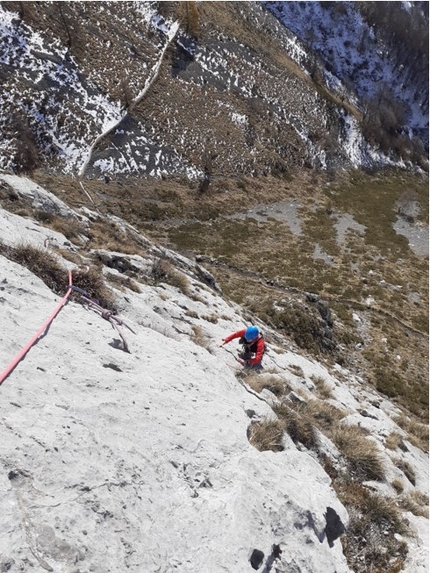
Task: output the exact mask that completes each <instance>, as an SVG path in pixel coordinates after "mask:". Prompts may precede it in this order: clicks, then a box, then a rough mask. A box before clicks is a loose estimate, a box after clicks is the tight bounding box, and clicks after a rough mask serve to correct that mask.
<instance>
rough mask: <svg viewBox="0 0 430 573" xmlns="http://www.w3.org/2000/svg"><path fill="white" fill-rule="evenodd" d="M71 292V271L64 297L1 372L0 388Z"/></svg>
mask: <svg viewBox="0 0 430 573" xmlns="http://www.w3.org/2000/svg"><path fill="white" fill-rule="evenodd" d="M71 292H72V271H69V286H68V287H67V293H66V294H65V295H64V297H63V298H62V299H61V301H60V302H59V303H58V305H57V306H56V308H55V310H54V312H53V313H52V314H51V316H50V317H49V318H48V319H47V320H46V322H45V323H44V324H43V326H42V327H41V328H40V329H39V330H38V331H37V332H36V334H35V335H34V336H33V338H32V339H31V340H30V341H29V342H28V343H27V344H26V345H25V346H24V348H23V349H22V350H21V352H20V353H19V354H18V355H17V356H16V357H15V358H14V359H13V360H12V362H11V363H10V364H9V366H7V367H6V368H5V369H4V370H3V372H2V373H1V374H0V386H1V385H2V384H3V382H4V381H5V380H6V378H7V377H8V376H9V374H10V373H11V372H12V371H13V370H14V368H15V367H16V366H17V365H18V364H19V363H20V362H21V360H22V359H23V358H24V357H25V355H26V354H27V352H28V351H29V350H30V348H31V347H32V346H34V344H36V342H37V341H38V339H39V338H40V337H41V336H42V335H43V333H44V332H45V330H46V329H47V328H48V326H49V325H50V324H51V322H52V321H53V320H54V318H55V317H56V316H57V314H58V313H59V312H60V310H61V309H62V308H63V306H64V305H65V304H66V302H67V299H68V298H69V296H70V293H71Z"/></svg>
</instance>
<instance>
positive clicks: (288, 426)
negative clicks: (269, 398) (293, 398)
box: [273, 402, 318, 449]
mask: <svg viewBox="0 0 430 573" xmlns="http://www.w3.org/2000/svg"><path fill="white" fill-rule="evenodd" d="M273 411H274V412H275V414H276V415H277V416H278V417H279V419H280V420H281V421H282V423H283V425H284V427H285V430H286V431H287V433H288V435H289V436H290V438H291V439H292V440H293V442H294V443H296V444H297V443H300V444H303V446H305V448H307V449H316V448H317V445H318V440H317V434H316V431H315V428H314V426H313V424H312V419H311V418H310V417H309V416H308V415H307V413H306V405H297V406H295V408H294V407H293V405H291V407H290V406H289V405H287V404H286V403H285V402H284V403H282V404H280V405H274V406H273Z"/></svg>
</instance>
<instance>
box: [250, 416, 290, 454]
mask: <svg viewBox="0 0 430 573" xmlns="http://www.w3.org/2000/svg"><path fill="white" fill-rule="evenodd" d="M283 436H284V425H283V424H282V422H280V421H279V420H269V419H265V420H262V421H260V422H253V423H252V424H251V425H250V426H249V428H248V440H249V443H250V444H252V445H253V446H254V448H257V450H259V451H260V452H264V451H267V450H271V451H272V452H281V451H282V450H283V449H284V446H283Z"/></svg>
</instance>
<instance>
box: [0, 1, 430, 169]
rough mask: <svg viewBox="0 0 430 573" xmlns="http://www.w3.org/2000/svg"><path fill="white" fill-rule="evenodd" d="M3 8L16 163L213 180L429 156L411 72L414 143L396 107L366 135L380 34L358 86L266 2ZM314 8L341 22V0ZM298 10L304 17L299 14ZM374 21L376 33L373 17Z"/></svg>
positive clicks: (10, 162)
mask: <svg viewBox="0 0 430 573" xmlns="http://www.w3.org/2000/svg"><path fill="white" fill-rule="evenodd" d="M272 4H273V6H272ZM289 4H291V5H294V4H297V3H289ZM310 4H315V5H317V4H318V3H310ZM326 4H328V3H323V5H326ZM349 4H351V3H346V4H345V5H346V6H347V7H346V8H345V10H346V18H347V20H348V21H349V22H353V21H354V20H357V18H359V17H360V16H359V13H358V12H357V10H356V9H355V8H353V7H348V6H349ZM270 6H271V8H272V9H273V10H274V11H276V10H277V8H278V7H277V5H276V3H270ZM284 9H286V8H285V7H283V10H284ZM290 9H291V10H294V7H293V6H291V7H290ZM1 10H2V12H1V20H2V33H3V36H4V37H5V38H6V39H7V42H6V43H5V44H4V47H3V53H2V55H1V59H0V66H1V73H2V78H3V90H2V93H1V94H0V95H1V97H2V110H3V114H2V118H1V122H2V123H1V125H2V130H3V133H4V134H5V137H4V141H3V143H2V148H1V150H2V163H1V166H2V167H3V168H6V167H9V168H14V169H24V170H28V169H33V168H34V167H35V166H37V165H40V164H41V163H42V162H43V164H44V165H45V166H47V165H49V166H50V168H51V169H54V170H59V169H60V170H62V171H66V172H68V173H71V174H83V173H85V174H86V175H88V176H91V177H100V176H101V175H103V174H106V173H107V174H108V173H115V174H120V173H122V174H127V173H128V174H130V173H132V174H139V175H147V176H148V175H149V176H153V177H160V176H161V175H162V174H164V175H170V176H171V175H186V176H187V177H191V178H195V177H199V178H201V179H202V178H203V179H204V178H206V179H207V178H209V177H213V176H217V175H218V176H219V175H221V174H222V175H223V176H225V175H229V174H237V173H246V174H252V175H254V176H255V175H261V174H267V173H275V174H282V173H285V172H286V171H288V170H289V169H291V168H292V167H294V166H302V165H307V166H313V167H322V168H330V169H336V168H340V167H342V168H345V167H346V168H348V167H351V166H367V167H370V166H376V165H381V164H393V163H395V164H402V161H401V158H403V160H412V161H413V162H419V163H420V164H421V165H425V153H424V151H423V143H422V141H421V139H420V137H421V138H422V137H424V135H423V133H424V132H425V129H426V128H425V125H423V122H425V119H426V115H428V90H427V91H425V90H424V91H422V90H421V89H419V88H418V87H417V86H418V83H415V84H413V85H411V81H412V80H411V78H410V75H411V74H409V85H408V86H403V88H399V90H400V91H401V89H403V92H402V93H403V95H404V96H405V97H406V96H407V95H408V94H411V97H412V96H414V97H415V103H414V105H415V107H416V109H417V110H418V107H419V106H421V108H420V113H421V115H420V118H418V115H417V114H414V116H412V112H411V113H409V117H408V118H407V121H408V122H409V123H408V125H409V129H410V130H411V133H412V135H414V136H415V139H414V140H413V141H412V139H411V138H410V137H409V135H408V133H406V132H407V129H406V128H403V127H402V125H401V124H400V123H399V121H401V118H400V117H397V116H395V117H394V119H392V120H390V122H388V120H386V118H385V119H384V118H382V119H381V118H379V119H380V120H381V121H383V122H385V123H384V125H382V126H381V128H380V130H379V131H378V133H376V132H375V130H373V131H372V133H370V131H369V129H370V128H369V125H370V124H372V125H373V124H374V123H375V122H374V119H375V115H374V114H373V115H372V117H371V118H369V120H368V121H367V126H368V132H369V133H368V139H369V141H370V142H371V145H370V144H369V143H368V142H366V140H365V139H364V137H363V129H364V128H365V125H364V124H363V121H364V116H365V115H366V114H365V111H364V108H365V102H364V100H362V99H360V98H362V97H364V95H366V96H367V95H368V92H364V91H363V89H362V86H363V85H364V80H366V81H367V85H370V84H371V85H375V84H377V85H378V86H380V83H381V81H380V80H381V78H380V76H376V75H375V74H374V71H373V70H374V69H377V68H378V66H379V67H380V66H381V63H380V62H378V59H377V54H376V52H377V51H378V50H379V47H378V46H379V44H378V43H377V42H376V43H375V41H374V42H373V44H371V43H370V41H369V43H368V49H369V54H368V55H367V56H366V57H368V60H363V58H361V63H360V64H359V63H357V64H356V66H358V67H360V69H361V72H360V74H361V75H360V76H357V87H356V89H357V93H355V92H354V89H350V88H351V86H350V88H348V89H346V88H345V89H344V88H343V87H342V85H346V84H345V82H346V79H345V75H348V74H350V71H349V70H347V71H346V72H345V70H342V69H339V70H335V69H334V68H333V65H334V64H331V68H332V71H331V72H330V73H329V72H326V71H325V70H324V69H323V68H322V67H321V63H320V62H319V61H318V60H317V59H316V56H315V53H314V52H312V51H311V50H310V48H309V47H308V45H307V44H306V43H304V42H303V41H302V40H300V39H298V37H297V36H296V35H294V34H295V33H297V34H298V33H299V30H298V29H296V28H294V27H293V26H291V25H290V29H292V31H291V30H289V29H288V28H286V27H285V26H283V25H281V24H280V23H279V22H278V20H277V19H276V18H275V17H274V16H272V15H271V13H270V12H269V11H267V10H266V9H265V8H264V5H263V4H260V3H257V2H246V3H244V2H237V3H235V2H228V3H217V2H210V3H209V2H206V3H198V4H194V3H189V2H188V3H162V4H160V5H159V4H158V3H151V2H121V3H119V4H117V3H113V2H111V3H105V4H100V3H97V2H86V3H69V4H63V3H44V2H42V3H33V2H26V3H24V4H23V3H19V2H18V3H16V2H4V3H3V4H2V5H1ZM314 10H316V12H315V13H314V14H312V11H309V10H307V11H306V12H304V14H305V16H306V18H307V19H308V20H309V18H310V19H311V20H312V18H314V19H315V21H316V25H315V26H316V27H315V29H318V28H317V25H318V26H319V25H320V24H318V21H320V22H321V23H324V24H325V25H331V22H332V21H335V18H336V14H337V12H336V7H330V8H329V9H325V10H324V11H323V12H324V14H325V19H324V20H322V19H321V17H320V14H321V10H322V8H318V9H317V7H316V6H315V8H314ZM318 10H319V11H318ZM160 12H162V13H160ZM282 14H284V12H283V13H282ZM330 18H333V19H334V20H330ZM291 19H293V20H294V21H295V22H296V26H299V25H300V22H301V20H300V19H299V18H298V17H297V15H296V14H295V13H292V15H290V20H291ZM337 19H338V20H339V17H337ZM344 21H345V18H344V20H341V21H340V23H339V25H343V23H344ZM130 22H132V23H133V24H132V26H130ZM178 24H179V25H180V27H179V29H178V28H177V25H178ZM361 25H362V28H363V30H364V29H367V30H368V32H367V35H368V36H369V37H370V36H371V32H370V31H369V30H370V28H369V27H368V26H367V28H366V27H365V26H366V25H365V23H364V21H363V19H362V20H361ZM293 32H294V33H293ZM324 34H325V36H327V31H325V32H324ZM356 40H357V42H358V40H359V38H353V39H352V40H351V41H352V42H353V45H352V46H350V47H349V51H350V54H352V52H353V51H354V50H357V49H358V46H357V47H356V46H355V43H356V42H355V41H356ZM322 41H323V40H322V37H320V38H319V43H318V44H315V49H316V50H320V51H321V49H322V46H323V44H322ZM327 41H328V40H327ZM378 41H379V40H378ZM84 46H86V49H84ZM354 53H356V52H354ZM374 53H375V56H373V54H374ZM342 61H345V59H344V58H343V59H342ZM367 62H369V72H368V73H367V74H365V73H364V72H363V71H362V68H363V67H365V64H366V63H367ZM402 65H403V68H404V73H405V74H406V73H407V72H408V70H407V66H405V65H404V64H402ZM387 69H388V68H387ZM335 74H338V76H339V77H337V76H336V75H335ZM351 75H352V73H351ZM354 77H355V76H354ZM350 80H351V78H350ZM400 81H402V80H401V79H399V82H400ZM342 82H343V84H342ZM372 82H373V83H372ZM419 85H421V84H419ZM373 89H374V90H375V88H373ZM414 89H415V91H414ZM369 90H370V88H368V91H369ZM418 93H419V94H420V97H419V98H418V99H417V94H418ZM414 94H415V95H414ZM426 94H427V95H426ZM396 96H397V92H396ZM387 101H388V100H387ZM390 101H391V100H390ZM426 102H427V103H426ZM384 105H385V104H384ZM387 105H388V103H387V104H386V105H385V107H387ZM390 105H391V104H390ZM393 105H394V104H393ZM410 105H412V102H410ZM391 108H393V106H391ZM391 108H390V113H391V115H392V109H391ZM393 109H394V108H393ZM378 117H379V116H378ZM384 117H385V116H384ZM396 122H397V123H396ZM417 122H419V125H418V124H417ZM365 123H366V122H365ZM427 127H428V125H427ZM390 130H391V131H392V133H391V131H390ZM405 130H406V132H405ZM397 131H398V133H397ZM389 132H390V133H391V135H390V134H389ZM382 136H384V139H383V140H382V139H381V138H382ZM420 142H421V143H420ZM424 143H425V142H424Z"/></svg>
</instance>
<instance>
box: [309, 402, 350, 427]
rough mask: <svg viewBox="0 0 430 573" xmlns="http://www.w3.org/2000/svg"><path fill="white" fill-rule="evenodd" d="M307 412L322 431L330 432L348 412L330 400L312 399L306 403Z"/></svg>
mask: <svg viewBox="0 0 430 573" xmlns="http://www.w3.org/2000/svg"><path fill="white" fill-rule="evenodd" d="M306 414H307V415H308V416H309V417H310V418H311V419H312V420H313V421H314V424H315V425H316V426H317V427H318V428H319V429H320V430H321V431H322V432H330V430H331V428H333V426H335V425H336V424H338V423H339V422H340V420H342V418H344V417H345V416H346V415H347V413H346V412H344V411H343V410H340V409H339V408H336V406H333V405H332V404H329V403H328V402H323V401H321V400H310V401H309V402H308V403H307V404H306Z"/></svg>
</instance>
